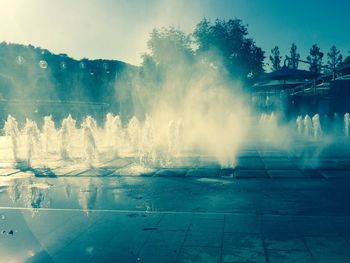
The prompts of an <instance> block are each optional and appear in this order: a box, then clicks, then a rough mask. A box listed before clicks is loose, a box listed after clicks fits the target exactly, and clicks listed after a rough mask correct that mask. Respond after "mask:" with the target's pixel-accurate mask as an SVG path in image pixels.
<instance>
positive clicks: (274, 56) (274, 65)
mask: <svg viewBox="0 0 350 263" xmlns="http://www.w3.org/2000/svg"><path fill="white" fill-rule="evenodd" d="M281 58H282V56H280V50H279V48H278V46H275V47H274V48H273V49H271V55H270V61H271V69H272V70H273V71H275V70H279V69H281Z"/></svg>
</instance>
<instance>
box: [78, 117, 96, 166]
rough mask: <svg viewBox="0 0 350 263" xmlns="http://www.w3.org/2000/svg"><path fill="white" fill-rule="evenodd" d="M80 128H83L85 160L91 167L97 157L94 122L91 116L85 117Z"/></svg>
mask: <svg viewBox="0 0 350 263" xmlns="http://www.w3.org/2000/svg"><path fill="white" fill-rule="evenodd" d="M81 126H82V128H83V140H84V152H85V160H86V161H87V163H88V164H89V165H92V162H93V160H94V159H95V158H96V157H97V147H96V139H95V132H96V122H95V120H94V119H93V118H92V117H91V116H87V117H86V119H85V121H84V122H83V124H82V125H81Z"/></svg>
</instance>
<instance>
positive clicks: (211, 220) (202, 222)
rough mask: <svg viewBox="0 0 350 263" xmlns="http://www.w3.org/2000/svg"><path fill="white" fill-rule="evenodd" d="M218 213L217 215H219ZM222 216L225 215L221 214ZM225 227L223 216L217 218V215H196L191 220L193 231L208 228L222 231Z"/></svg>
mask: <svg viewBox="0 0 350 263" xmlns="http://www.w3.org/2000/svg"><path fill="white" fill-rule="evenodd" d="M219 216H220V215H218V216H217V217H219ZM221 217H223V216H222V215H221ZM223 228H224V220H223V218H219V219H218V218H215V217H206V218H205V217H200V216H197V215H195V216H194V217H193V219H192V221H191V227H190V230H191V231H197V230H198V231H201V230H206V229H213V230H220V231H222V230H223Z"/></svg>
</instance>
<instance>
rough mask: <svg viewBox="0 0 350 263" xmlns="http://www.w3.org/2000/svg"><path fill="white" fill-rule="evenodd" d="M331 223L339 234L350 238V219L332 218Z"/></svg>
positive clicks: (345, 217) (346, 217)
mask: <svg viewBox="0 0 350 263" xmlns="http://www.w3.org/2000/svg"><path fill="white" fill-rule="evenodd" d="M331 222H332V223H331V224H333V226H334V228H335V229H336V230H337V232H338V233H339V234H341V235H346V236H349V237H350V217H348V216H344V217H336V218H332V221H331ZM349 240H350V239H349Z"/></svg>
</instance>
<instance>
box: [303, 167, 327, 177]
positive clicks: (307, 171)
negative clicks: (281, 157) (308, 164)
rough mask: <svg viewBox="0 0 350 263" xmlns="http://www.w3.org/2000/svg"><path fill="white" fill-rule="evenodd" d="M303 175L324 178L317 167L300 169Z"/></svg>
mask: <svg viewBox="0 0 350 263" xmlns="http://www.w3.org/2000/svg"><path fill="white" fill-rule="evenodd" d="M301 172H302V173H303V174H304V175H305V177H307V178H312V179H326V178H325V177H324V176H323V175H322V174H321V173H320V172H319V171H318V170H317V169H303V170H302V171H301Z"/></svg>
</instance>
